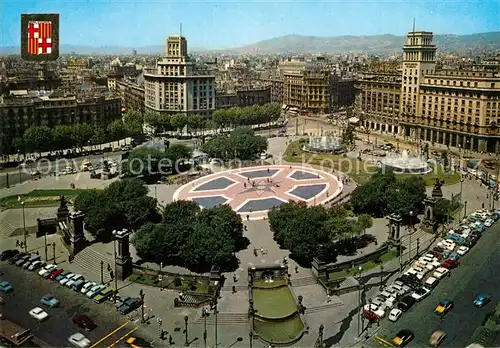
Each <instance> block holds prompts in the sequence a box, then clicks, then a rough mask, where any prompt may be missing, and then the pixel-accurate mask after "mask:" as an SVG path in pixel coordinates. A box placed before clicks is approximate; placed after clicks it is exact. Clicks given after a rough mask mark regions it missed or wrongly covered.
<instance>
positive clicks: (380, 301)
mask: <svg viewBox="0 0 500 348" xmlns="http://www.w3.org/2000/svg"><path fill="white" fill-rule="evenodd" d="M384 302H385V299H383V298H380V297H374V298H372V300H371V303H372V304H374V305H375V306H377V307H381V306H382V304H383V303H384Z"/></svg>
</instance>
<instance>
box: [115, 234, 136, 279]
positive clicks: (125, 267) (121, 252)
mask: <svg viewBox="0 0 500 348" xmlns="http://www.w3.org/2000/svg"><path fill="white" fill-rule="evenodd" d="M113 236H114V237H115V241H114V242H113V243H117V244H118V245H117V248H116V273H117V274H116V275H115V277H118V279H120V280H125V279H127V277H128V276H130V275H131V274H132V257H131V256H130V232H129V231H128V230H126V229H123V230H120V231H113Z"/></svg>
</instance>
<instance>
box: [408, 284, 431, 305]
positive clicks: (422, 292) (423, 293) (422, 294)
mask: <svg viewBox="0 0 500 348" xmlns="http://www.w3.org/2000/svg"><path fill="white" fill-rule="evenodd" d="M430 293H431V291H430V290H429V289H427V288H424V287H421V288H420V289H417V290H415V291H414V292H413V294H411V297H413V298H414V299H415V300H416V301H419V302H420V301H422V300H423V299H424V298H426V297H427V296H429V294H430Z"/></svg>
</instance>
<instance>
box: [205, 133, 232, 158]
mask: <svg viewBox="0 0 500 348" xmlns="http://www.w3.org/2000/svg"><path fill="white" fill-rule="evenodd" d="M201 151H203V152H205V153H207V154H208V155H210V156H211V157H213V158H222V159H226V158H229V154H231V153H232V152H233V151H232V145H231V141H230V139H229V137H228V136H225V135H219V136H216V137H215V138H212V139H210V140H209V141H207V142H205V143H204V144H203V145H202V146H201Z"/></svg>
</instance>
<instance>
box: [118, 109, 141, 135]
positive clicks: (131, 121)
mask: <svg viewBox="0 0 500 348" xmlns="http://www.w3.org/2000/svg"><path fill="white" fill-rule="evenodd" d="M123 125H124V128H125V130H126V131H127V133H128V134H129V135H137V134H142V133H143V128H144V115H143V114H142V113H141V112H139V111H136V110H129V111H127V112H126V113H125V116H123Z"/></svg>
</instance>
